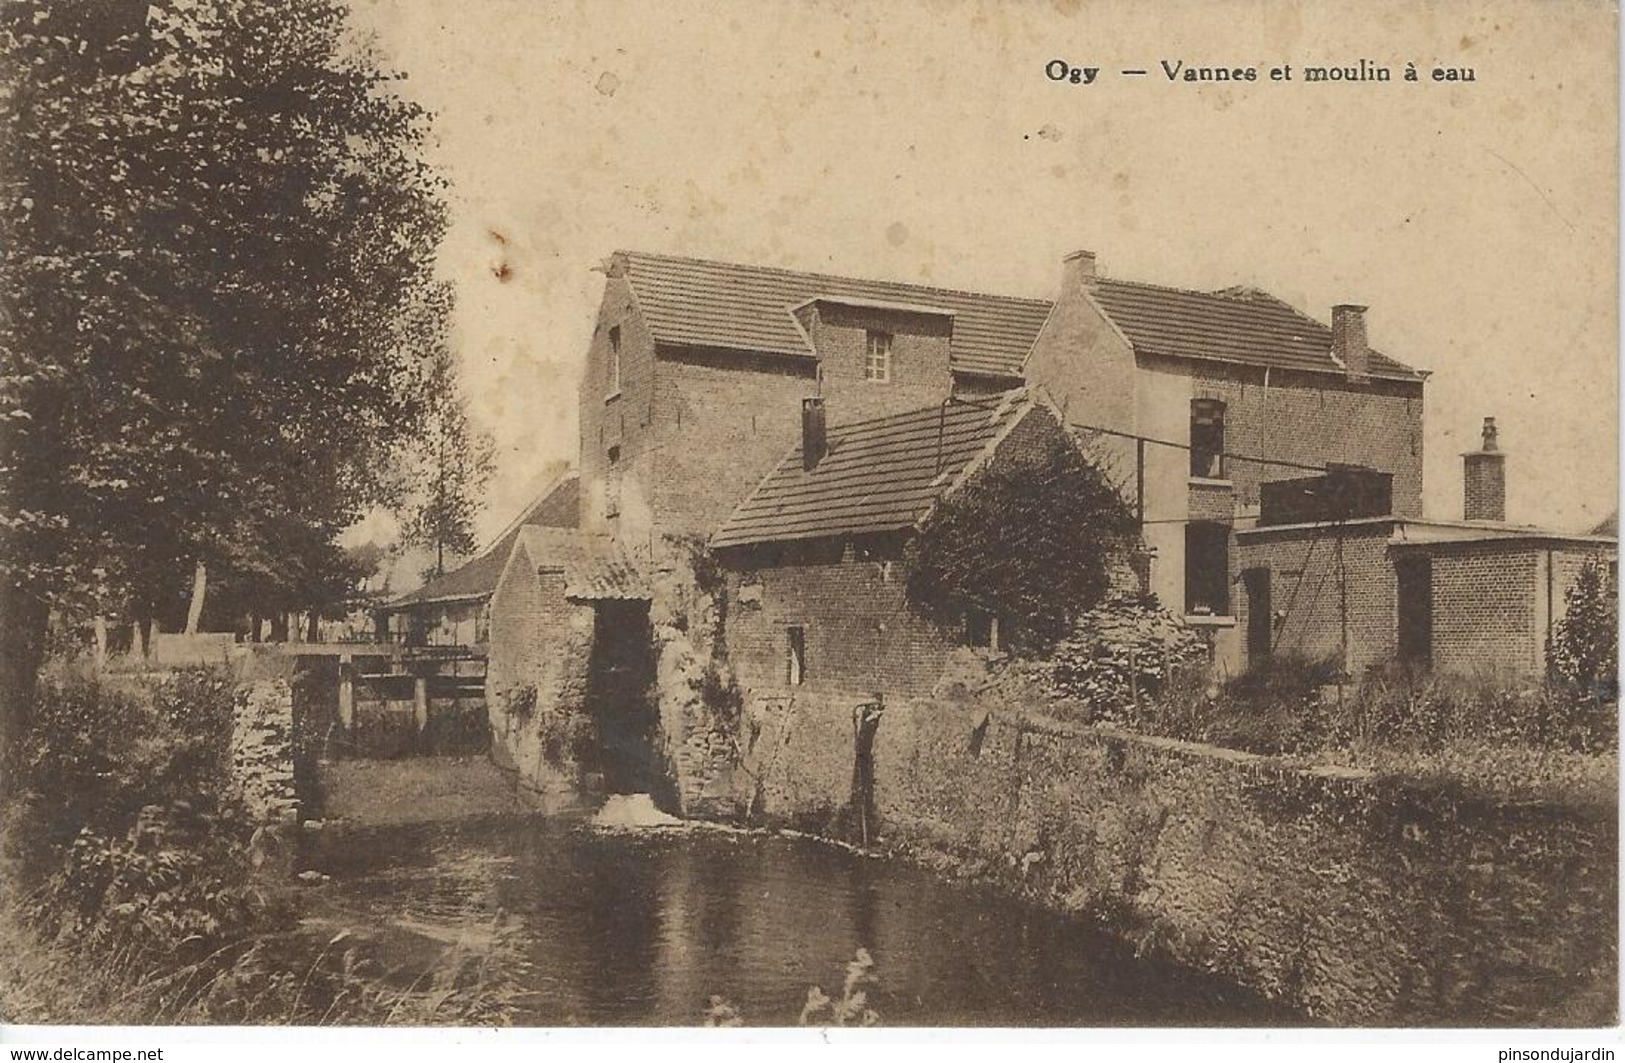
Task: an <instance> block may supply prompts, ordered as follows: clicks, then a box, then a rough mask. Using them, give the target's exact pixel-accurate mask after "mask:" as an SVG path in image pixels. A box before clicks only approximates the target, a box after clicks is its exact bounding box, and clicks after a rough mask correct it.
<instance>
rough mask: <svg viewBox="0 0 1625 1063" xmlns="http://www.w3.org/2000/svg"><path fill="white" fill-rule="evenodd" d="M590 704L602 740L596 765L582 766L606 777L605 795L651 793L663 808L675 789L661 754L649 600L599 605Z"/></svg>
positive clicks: (589, 667)
mask: <svg viewBox="0 0 1625 1063" xmlns="http://www.w3.org/2000/svg"><path fill="white" fill-rule="evenodd" d="M586 703H587V712H588V713H589V715H590V716H591V717H592V722H593V727H594V730H595V731H596V732H597V738H598V741H597V749H596V752H595V756H594V757H593V760H594V763H591V764H586V765H583V767H585V768H587V769H588V770H589V771H594V772H597V773H598V774H599V775H600V776H601V777H602V778H603V788H604V792H605V793H606V794H650V795H652V796H653V797H654V800H655V803H656V804H657V805H662V807H664V805H665V803H666V800H667V799H669V797H670V795H669V794H667V793H665V791H667V790H669V789H670V787H668V786H667V785H666V780H665V771H664V764H663V763H662V760H661V757H660V753H659V735H660V715H659V710H658V708H657V706H656V703H655V654H654V632H653V628H652V627H651V625H650V623H649V603H648V602H646V601H627V600H614V599H611V600H604V601H599V602H596V603H595V604H594V608H593V639H592V654H591V656H590V657H589V658H588V661H587V697H586Z"/></svg>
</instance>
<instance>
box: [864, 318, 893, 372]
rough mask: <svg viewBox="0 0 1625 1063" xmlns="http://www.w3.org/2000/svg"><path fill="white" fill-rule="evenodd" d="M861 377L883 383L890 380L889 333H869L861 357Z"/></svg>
mask: <svg viewBox="0 0 1625 1063" xmlns="http://www.w3.org/2000/svg"><path fill="white" fill-rule="evenodd" d="M863 379H865V380H873V381H874V382H875V383H877V384H885V383H888V382H889V381H890V380H891V333H889V332H874V331H871V332H870V333H869V344H868V349H867V351H866V352H865V354H864V359H863Z"/></svg>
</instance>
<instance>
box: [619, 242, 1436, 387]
mask: <svg viewBox="0 0 1625 1063" xmlns="http://www.w3.org/2000/svg"><path fill="white" fill-rule="evenodd" d="M615 260H616V262H617V263H618V264H619V266H620V268H622V269H624V270H625V273H626V276H627V278H628V279H629V280H630V282H631V285H632V290H633V292H634V293H636V295H637V299H638V305H639V306H640V307H642V309H643V313H644V317H645V319H646V320H647V321H648V324H649V328H650V329H651V330H652V332H653V333H654V337H655V339H656V341H657V342H661V343H670V344H678V345H688V346H695V347H722V348H728V349H733V350H749V351H761V352H764V353H768V354H784V355H795V356H799V357H803V358H811V357H813V352H812V350H811V349H810V348H809V347H808V345H807V340H806V338H805V336H803V335H802V333H801V331H800V330H799V329H798V328H797V327H796V324H795V322H794V320H793V319H792V317H791V315H790V308H791V307H794V306H799V305H800V304H802V303H805V302H807V301H808V300H810V299H814V298H817V297H819V296H823V297H826V298H830V299H835V300H842V299H847V300H856V301H860V302H877V303H889V304H902V305H909V306H914V307H921V308H932V309H937V310H941V311H944V312H948V313H951V314H952V315H953V340H952V344H951V350H952V359H953V368H954V370H955V371H956V372H961V373H973V374H982V375H991V376H1004V377H1019V376H1021V371H1022V365H1023V363H1024V362H1025V361H1026V358H1027V354H1028V352H1029V351H1030V350H1031V349H1032V345H1033V341H1034V340H1036V339H1037V338H1038V333H1039V331H1040V330H1041V329H1042V328H1043V326H1044V320H1045V318H1046V317H1047V316H1048V315H1049V311H1050V307H1051V305H1052V304H1051V302H1050V301H1049V300H1047V299H1018V298H1014V297H1011V296H1004V295H984V294H978V293H974V292H963V291H954V290H950V289H946V288H932V287H928V286H925V285H919V284H902V283H898V282H895V281H878V280H861V279H858V278H854V277H837V276H830V275H827V274H821V273H798V272H793V271H791V270H783V269H774V268H770V267H767V266H745V265H735V264H732V263H726V262H711V261H707V260H704V259H695V258H680V257H676V256H672V255H653V254H647V253H644V252H639V251H621V252H617V254H616V255H615ZM1090 292H1091V294H1093V296H1094V297H1095V300H1096V302H1098V303H1099V305H1100V307H1101V309H1102V310H1103V311H1105V313H1106V316H1107V317H1109V318H1110V319H1111V321H1112V322H1113V323H1114V324H1115V325H1116V326H1117V327H1118V329H1120V330H1121V331H1122V332H1123V334H1124V335H1125V336H1127V337H1128V340H1129V342H1130V343H1132V344H1133V345H1134V349H1135V351H1136V352H1138V353H1140V354H1146V355H1165V356H1168V357H1173V358H1200V359H1204V360H1208V361H1220V362H1233V363H1240V364H1243V365H1260V366H1275V367H1278V368H1282V369H1299V370H1306V371H1310V372H1321V373H1336V374H1339V375H1341V374H1342V373H1343V367H1342V366H1340V365H1339V364H1338V363H1337V362H1335V361H1333V360H1332V356H1331V347H1332V330H1331V328H1330V327H1328V326H1327V325H1324V324H1322V323H1321V322H1319V321H1316V320H1315V319H1314V318H1312V317H1309V316H1308V315H1306V314H1303V313H1301V312H1299V311H1298V310H1297V309H1295V308H1294V307H1292V306H1291V305H1290V304H1288V303H1285V302H1282V301H1281V300H1280V299H1277V298H1275V297H1274V296H1272V295H1269V294H1267V293H1264V292H1261V291H1257V290H1255V289H1251V288H1227V289H1225V290H1224V291H1222V292H1198V291H1191V290H1187V289H1182V288H1165V287H1161V286H1159V285H1155V284H1141V283H1138V282H1134V281H1120V280H1114V279H1111V278H1107V277H1102V278H1100V279H1098V280H1097V281H1095V282H1093V283H1092V284H1091V287H1090ZM1371 375H1372V376H1374V377H1378V378H1381V379H1390V380H1419V379H1421V378H1420V376H1419V375H1418V374H1417V372H1416V371H1415V370H1414V369H1411V368H1410V367H1409V366H1406V365H1403V364H1401V363H1399V362H1397V361H1395V360H1393V359H1392V358H1388V357H1386V356H1385V355H1383V354H1380V353H1378V352H1377V351H1372V352H1371Z"/></svg>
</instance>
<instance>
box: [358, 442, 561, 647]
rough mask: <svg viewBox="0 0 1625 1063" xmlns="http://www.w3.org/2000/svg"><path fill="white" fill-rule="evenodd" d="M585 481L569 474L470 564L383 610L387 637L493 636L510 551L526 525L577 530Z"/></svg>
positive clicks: (459, 639)
mask: <svg viewBox="0 0 1625 1063" xmlns="http://www.w3.org/2000/svg"><path fill="white" fill-rule="evenodd" d="M579 489H580V479H579V477H577V476H576V474H575V473H566V474H564V475H563V476H561V477H559V478H558V479H557V480H555V481H554V482H553V483H552V484H551V485H550V486H549V487H548V488H547V490H545V491H543V492H542V495H541V497H540V498H538V499H537V500H536V501H535V502H533V503H532V504H531V505H530V506H529V507H528V508H526V510H525V511H524V512H523V513H521V514H520V515H519V518H518V519H517V520H515V521H514V522H513V523H512V524H510V525H509V526H508V527H507V529H506V530H504V531H503V533H502V534H501V535H499V536H498V537H497V540H496V542H494V543H492V544H491V545H490V546H488V547H486V548H485V549H484V550H482V551H481V552H480V553H478V554H476V555H474V556H473V557H472V558H470V559H469V560H468V561H467V562H466V563H465V564H462V565H460V566H458V567H457V568H454V569H452V570H451V571H450V572H447V573H446V574H444V575H442V576H438V577H436V578H435V579H432V580H430V581H429V582H427V583H425V584H424V585H423V586H421V587H419V588H418V589H417V590H415V591H412V592H411V593H410V594H403V595H401V596H400V597H399V598H396V599H395V600H394V601H391V602H389V603H388V604H386V605H385V606H384V607H383V608H382V609H380V610H378V613H377V615H376V623H377V626H378V628H379V635H380V637H381V638H383V639H384V640H385V641H392V642H399V643H404V644H406V645H411V646H479V645H483V644H484V643H486V642H487V641H488V640H489V639H490V627H491V624H490V608H489V606H490V601H491V594H492V592H493V591H495V590H496V585H497V578H498V577H499V576H501V575H502V569H503V566H505V565H506V564H507V563H508V555H509V554H510V553H512V552H513V548H514V544H515V543H516V542H518V540H519V534H520V532H521V531H522V530H523V529H524V528H527V527H548V528H574V527H575V526H576V525H577V523H578V522H579V520H580V490H579Z"/></svg>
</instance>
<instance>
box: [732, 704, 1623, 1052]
mask: <svg viewBox="0 0 1625 1063" xmlns="http://www.w3.org/2000/svg"><path fill="white" fill-rule="evenodd" d="M847 700H851V699H847ZM851 708H852V706H851V705H849V704H847V703H846V702H845V701H841V700H840V699H838V698H835V697H832V696H831V697H825V698H818V697H816V696H803V695H797V697H796V698H794V699H792V698H781V699H777V700H774V701H771V702H768V701H758V702H755V703H754V704H752V705H750V706H748V707H747V713H746V732H747V735H748V736H749V735H753V736H754V741H753V742H751V743H750V745H749V753H748V755H747V757H746V759H745V764H744V771H742V772H741V773H740V777H741V779H744V780H749V781H750V782H751V783H752V789H753V791H754V792H753V793H751V794H750V795H748V796H747V795H744V794H742V795H741V801H742V803H745V804H748V805H750V806H751V807H752V811H753V812H755V813H757V814H759V815H762V816H764V817H766V818H768V819H769V820H777V821H781V822H795V823H797V824H798V825H800V826H803V827H810V828H812V829H818V830H824V831H827V832H831V833H840V834H842V835H844V836H850V834H851V807H852V805H851V800H852V779H853V770H852V768H853V754H854V745H853V733H854V731H853V728H852V725H851V720H850V716H851ZM874 776H875V793H874V801H875V810H876V813H877V815H878V821H879V822H878V827H879V832H880V836H881V839H882V840H883V842H885V843H886V844H888V845H891V846H894V847H899V848H904V849H910V850H913V851H914V852H916V853H917V854H919V855H922V856H926V857H929V858H932V859H935V860H939V861H940V860H943V859H944V858H947V861H948V862H949V863H950V866H952V867H954V868H956V869H958V870H961V871H969V872H973V873H974V872H980V873H983V874H987V875H990V876H992V877H996V878H999V879H1001V880H1003V881H1005V882H1006V883H1008V884H1010V885H1012V886H1013V887H1015V888H1016V889H1018V890H1020V891H1021V892H1023V893H1025V894H1028V895H1030V896H1032V897H1035V898H1037V899H1039V900H1040V901H1042V902H1044V903H1046V904H1048V905H1050V906H1053V907H1058V908H1062V909H1066V910H1072V911H1078V912H1084V913H1089V914H1093V915H1095V916H1097V917H1100V918H1102V919H1103V920H1105V921H1106V922H1108V923H1109V924H1110V925H1111V926H1113V927H1114V928H1115V929H1117V930H1118V931H1120V932H1123V933H1125V934H1128V935H1131V936H1133V937H1134V938H1135V939H1136V940H1138V941H1139V942H1140V943H1141V944H1142V945H1143V946H1145V947H1147V948H1154V949H1158V950H1161V951H1163V952H1166V953H1167V954H1169V955H1171V956H1173V957H1174V958H1176V959H1178V960H1180V961H1182V962H1184V963H1186V964H1189V965H1192V966H1196V967H1200V968H1204V969H1208V970H1212V971H1215V972H1218V973H1220V974H1222V975H1224V976H1226V977H1229V978H1231V979H1232V980H1234V981H1236V982H1238V983H1240V984H1243V985H1246V986H1249V987H1252V988H1254V989H1257V990H1259V991H1261V992H1263V993H1265V994H1266V995H1268V996H1270V997H1272V998H1276V999H1280V1000H1283V1001H1284V1002H1286V1003H1288V1004H1290V1005H1292V1006H1294V1007H1296V1008H1298V1009H1300V1010H1302V1011H1303V1012H1304V1013H1305V1015H1306V1016H1307V1017H1309V1018H1311V1019H1314V1020H1318V1021H1330V1022H1334V1023H1339V1024H1365V1025H1388V1024H1404V1025H1416V1024H1423V1025H1428V1024H1457V1023H1465V1024H1495V1025H1499V1024H1524V1023H1527V1024H1533V1025H1545V1024H1559V1025H1560V1024H1611V1023H1612V1022H1613V1021H1614V1016H1615V1014H1616V1010H1617V995H1616V986H1617V976H1616V970H1617V962H1618V961H1617V954H1616V949H1615V944H1614V943H1615V940H1616V925H1617V913H1616V902H1615V898H1616V890H1617V871H1616V868H1617V864H1616V852H1617V845H1618V830H1617V823H1616V822H1615V820H1614V817H1613V814H1612V812H1611V811H1609V812H1606V813H1601V812H1592V813H1586V812H1582V811H1580V810H1576V809H1564V808H1560V807H1557V806H1552V805H1540V804H1523V805H1518V806H1509V805H1504V804H1494V803H1489V802H1486V801H1483V800H1481V799H1476V798H1472V797H1469V796H1467V795H1464V794H1460V793H1450V792H1446V791H1444V790H1442V789H1441V788H1438V787H1431V788H1421V787H1417V786H1413V785H1400V784H1397V783H1394V782H1391V781H1388V780H1385V779H1382V778H1379V777H1374V776H1371V775H1369V774H1366V773H1362V772H1357V771H1351V770H1337V769H1321V770H1318V771H1316V770H1304V769H1298V768H1293V767H1290V766H1287V765H1284V764H1282V763H1281V762H1280V761H1279V760H1276V759H1272V758H1267V757H1261V756H1255V755H1251V754H1246V753H1239V752H1236V751H1232V750H1222V749H1217V748H1214V747H1207V746H1199V745H1195V744H1192V743H1186V742H1180V741H1176V740H1173V739H1165V738H1149V737H1144V736H1137V735H1129V734H1126V733H1123V732H1113V731H1108V730H1102V729H1094V728H1090V727H1085V726H1076V725H1066V724H1058V723H1054V722H1051V721H1047V720H1041V719H1038V718H1036V717H1032V716H1029V715H1025V714H1019V713H1006V712H991V713H990V712H988V711H987V710H986V709H983V708H976V707H972V706H971V705H970V704H947V703H942V702H913V703H907V702H900V703H896V704H891V705H888V706H887V708H886V710H885V714H884V717H883V719H882V721H881V724H880V728H879V732H878V735H877V736H876V739H875V745H874Z"/></svg>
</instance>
